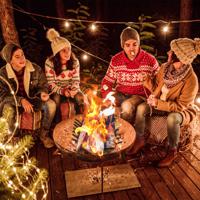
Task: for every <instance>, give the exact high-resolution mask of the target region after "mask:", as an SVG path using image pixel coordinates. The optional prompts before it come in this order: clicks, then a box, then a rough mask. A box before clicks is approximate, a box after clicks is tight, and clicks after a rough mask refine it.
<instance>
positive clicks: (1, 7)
mask: <svg viewBox="0 0 200 200" xmlns="http://www.w3.org/2000/svg"><path fill="white" fill-rule="evenodd" d="M0 21H1V30H2V34H3V38H4V41H5V43H10V42H13V43H16V44H19V38H18V33H17V30H16V27H15V21H14V16H13V10H12V1H11V0H1V1H0Z"/></svg>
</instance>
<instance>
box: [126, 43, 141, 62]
mask: <svg viewBox="0 0 200 200" xmlns="http://www.w3.org/2000/svg"><path fill="white" fill-rule="evenodd" d="M123 49H124V51H125V53H126V55H127V57H128V58H129V59H130V60H134V58H135V57H136V56H137V54H138V52H139V49H140V44H139V42H138V40H134V39H129V40H126V41H125V42H124V46H123Z"/></svg>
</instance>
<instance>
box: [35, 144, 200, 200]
mask: <svg viewBox="0 0 200 200" xmlns="http://www.w3.org/2000/svg"><path fill="white" fill-rule="evenodd" d="M198 142H199V141H197V143H196V145H195V146H194V147H193V149H192V150H190V151H187V152H185V153H180V154H179V157H178V158H177V160H176V162H175V163H174V164H173V165H172V166H171V167H169V168H163V169H159V168H155V167H151V166H147V167H140V168H135V167H134V168H133V169H134V170H135V173H136V175H137V177H138V179H139V182H140V183H141V187H140V188H136V189H129V190H124V191H117V192H112V193H104V195H103V196H101V195H100V194H98V195H90V196H84V197H76V198H70V199H72V200H93V199H102V197H103V199H105V200H132V199H134V200H143V199H147V200H153V199H156V200H157V199H163V200H167V199H169V200H175V199H178V200H179V199H180V200H190V199H193V200H199V199H200V143H198ZM55 150H56V148H52V149H50V150H47V149H45V148H44V147H43V146H42V144H40V142H37V144H36V145H35V146H34V148H33V149H32V150H31V154H32V155H33V156H35V157H36V158H37V160H38V164H39V166H40V167H42V168H46V169H48V171H49V193H48V198H47V199H48V200H66V199H68V197H67V191H66V184H65V177H64V172H65V170H67V169H68V170H73V169H80V168H86V167H88V164H86V163H84V162H81V161H77V160H75V159H74V158H73V157H71V156H68V155H54V154H55ZM133 166H134V163H133ZM38 199H39V198H38Z"/></svg>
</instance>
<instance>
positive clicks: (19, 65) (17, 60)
mask: <svg viewBox="0 0 200 200" xmlns="http://www.w3.org/2000/svg"><path fill="white" fill-rule="evenodd" d="M10 64H11V65H12V67H13V69H14V70H15V71H21V70H22V69H23V68H24V67H25V65H26V58H25V56H24V52H23V50H22V49H20V48H18V49H17V50H15V51H14V52H13V55H12V58H11V61H10Z"/></svg>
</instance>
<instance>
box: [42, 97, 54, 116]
mask: <svg viewBox="0 0 200 200" xmlns="http://www.w3.org/2000/svg"><path fill="white" fill-rule="evenodd" d="M45 104H46V106H47V108H48V111H49V114H50V115H52V114H54V113H55V111H56V103H55V102H54V101H53V100H52V99H49V100H48V101H47V102H45Z"/></svg>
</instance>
